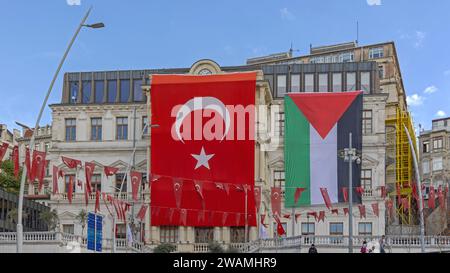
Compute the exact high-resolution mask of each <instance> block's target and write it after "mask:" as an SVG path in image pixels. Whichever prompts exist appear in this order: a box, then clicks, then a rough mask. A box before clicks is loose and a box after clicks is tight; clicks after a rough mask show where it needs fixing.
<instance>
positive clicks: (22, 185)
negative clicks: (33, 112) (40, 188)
mask: <svg viewBox="0 0 450 273" xmlns="http://www.w3.org/2000/svg"><path fill="white" fill-rule="evenodd" d="M91 10H92V6H91V7H90V8H89V10H88V11H87V12H86V15H85V16H84V17H83V19H82V20H81V23H80V25H79V26H78V28H77V30H76V31H75V34H74V35H73V37H72V40H70V43H69V46H68V47H67V49H66V51H65V52H64V55H63V57H62V59H61V61H60V62H59V65H58V68H57V69H56V72H55V74H54V75H53V79H52V81H51V83H50V86H49V88H48V90H47V94H46V96H45V98H44V101H43V102H42V106H41V109H40V111H39V115H38V118H37V120H36V125H35V126H34V130H33V131H32V135H31V139H30V153H31V154H32V153H33V150H34V142H35V138H36V131H37V130H38V129H39V123H40V121H41V118H42V114H43V112H44V109H45V106H46V105H47V101H48V98H49V97H50V94H51V92H52V89H53V85H54V84H55V82H56V79H57V78H58V74H59V71H60V70H61V68H62V66H63V64H64V61H65V60H66V57H67V55H68V54H69V51H70V49H71V48H72V45H73V43H74V42H75V39H76V38H77V36H78V33H79V32H80V30H81V28H82V27H90V28H102V27H104V26H105V25H104V24H103V23H96V24H92V25H85V24H84V23H85V22H86V20H87V18H88V17H89V14H90V13H91ZM27 171H30V170H27V167H26V166H24V168H23V171H22V177H21V180H20V192H19V204H18V208H17V210H18V213H17V218H18V219H17V231H16V232H17V240H16V243H17V253H22V251H23V225H22V210H23V196H24V190H25V179H26V175H27Z"/></svg>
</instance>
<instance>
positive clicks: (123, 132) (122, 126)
mask: <svg viewBox="0 0 450 273" xmlns="http://www.w3.org/2000/svg"><path fill="white" fill-rule="evenodd" d="M116 139H117V140H127V139H128V118H127V117H118V118H117V124H116Z"/></svg>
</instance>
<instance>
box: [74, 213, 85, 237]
mask: <svg viewBox="0 0 450 273" xmlns="http://www.w3.org/2000/svg"><path fill="white" fill-rule="evenodd" d="M87 217H88V214H87V212H86V211H85V210H84V209H82V210H81V211H80V212H79V213H78V215H77V216H76V217H75V218H76V219H77V220H78V223H80V225H81V236H84V228H85V227H86V223H87Z"/></svg>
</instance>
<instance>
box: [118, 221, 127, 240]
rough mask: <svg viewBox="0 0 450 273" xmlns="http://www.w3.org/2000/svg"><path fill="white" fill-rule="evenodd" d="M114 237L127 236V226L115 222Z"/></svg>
mask: <svg viewBox="0 0 450 273" xmlns="http://www.w3.org/2000/svg"><path fill="white" fill-rule="evenodd" d="M116 238H117V239H126V238H127V226H126V225H125V224H116Z"/></svg>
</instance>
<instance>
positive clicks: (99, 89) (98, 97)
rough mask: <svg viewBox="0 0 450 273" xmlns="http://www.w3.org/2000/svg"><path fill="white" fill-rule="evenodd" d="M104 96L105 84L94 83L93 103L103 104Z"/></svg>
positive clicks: (102, 82) (101, 82)
mask: <svg viewBox="0 0 450 273" xmlns="http://www.w3.org/2000/svg"><path fill="white" fill-rule="evenodd" d="M104 94H105V82H104V81H95V103H103V96H104Z"/></svg>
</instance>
